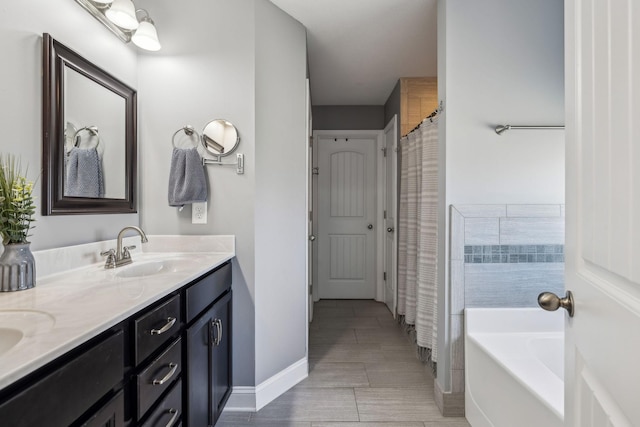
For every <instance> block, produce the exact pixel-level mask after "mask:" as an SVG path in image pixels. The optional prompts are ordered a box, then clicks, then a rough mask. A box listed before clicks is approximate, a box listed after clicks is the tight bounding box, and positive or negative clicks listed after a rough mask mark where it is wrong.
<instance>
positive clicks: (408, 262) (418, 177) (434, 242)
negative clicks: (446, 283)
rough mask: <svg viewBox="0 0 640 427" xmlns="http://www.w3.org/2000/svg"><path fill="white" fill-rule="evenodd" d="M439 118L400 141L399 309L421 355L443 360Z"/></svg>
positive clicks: (433, 365)
mask: <svg viewBox="0 0 640 427" xmlns="http://www.w3.org/2000/svg"><path fill="white" fill-rule="evenodd" d="M438 119H439V114H438V115H436V116H435V117H433V118H431V119H425V120H424V121H423V122H422V125H421V126H420V127H419V128H417V129H416V130H414V131H413V132H411V133H409V134H408V135H407V136H405V137H403V138H402V139H401V140H400V146H401V167H400V171H401V173H400V213H399V232H398V252H399V253H398V314H399V315H400V320H401V322H402V323H403V324H404V325H405V327H406V329H407V330H408V331H409V332H410V334H411V335H412V336H413V338H414V340H415V343H416V345H417V346H418V351H419V354H420V358H421V359H422V360H423V361H425V362H428V363H431V364H432V367H435V363H436V361H437V356H438V351H437V341H438V340H437V326H438V324H437V316H438V307H437V283H436V277H437V261H438V227H437V219H438Z"/></svg>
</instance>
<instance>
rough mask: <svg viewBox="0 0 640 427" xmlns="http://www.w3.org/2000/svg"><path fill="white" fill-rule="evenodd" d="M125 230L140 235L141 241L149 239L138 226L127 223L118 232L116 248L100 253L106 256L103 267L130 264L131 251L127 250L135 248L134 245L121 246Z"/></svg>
mask: <svg viewBox="0 0 640 427" xmlns="http://www.w3.org/2000/svg"><path fill="white" fill-rule="evenodd" d="M127 230H134V231H136V232H137V233H138V234H139V235H140V241H141V242H142V243H147V242H148V241H149V240H148V239H147V235H146V234H145V232H144V231H142V229H141V228H140V227H136V226H135V225H129V226H127V227H124V228H123V229H122V230H120V232H119V233H118V240H117V243H116V250H115V251H114V250H113V249H109V250H108V251H104V252H102V253H100V255H102V256H106V257H107V260H106V262H105V265H104V268H116V267H122V266H123V265H127V264H131V262H132V260H131V253H130V252H129V251H130V250H132V249H135V248H136V247H135V246H125V247H122V238H123V237H124V233H125V231H127Z"/></svg>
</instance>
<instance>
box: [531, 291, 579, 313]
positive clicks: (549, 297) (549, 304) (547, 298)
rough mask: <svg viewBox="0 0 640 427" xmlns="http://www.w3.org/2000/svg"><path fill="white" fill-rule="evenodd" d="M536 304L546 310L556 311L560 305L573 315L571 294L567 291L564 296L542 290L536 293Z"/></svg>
mask: <svg viewBox="0 0 640 427" xmlns="http://www.w3.org/2000/svg"><path fill="white" fill-rule="evenodd" d="M538 305H539V306H540V307H542V308H544V309H545V310H547V311H556V310H557V309H558V308H560V307H562V308H564V309H565V310H567V312H568V313H569V317H573V294H572V293H571V291H567V293H566V295H565V296H564V298H560V297H558V296H557V295H556V294H554V293H553V292H543V293H541V294H540V295H538Z"/></svg>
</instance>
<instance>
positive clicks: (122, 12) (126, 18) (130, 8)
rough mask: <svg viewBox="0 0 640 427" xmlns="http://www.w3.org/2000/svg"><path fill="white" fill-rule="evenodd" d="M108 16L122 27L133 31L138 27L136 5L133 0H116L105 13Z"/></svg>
mask: <svg viewBox="0 0 640 427" xmlns="http://www.w3.org/2000/svg"><path fill="white" fill-rule="evenodd" d="M104 14H105V16H106V17H107V18H109V20H110V21H111V22H113V23H114V24H116V25H117V26H118V27H120V28H124V29H125V30H129V31H133V30H135V29H136V28H138V25H140V24H139V23H138V18H136V7H135V6H134V4H133V2H132V1H131V0H114V1H113V3H111V7H109V9H107V10H106V12H105V13H104Z"/></svg>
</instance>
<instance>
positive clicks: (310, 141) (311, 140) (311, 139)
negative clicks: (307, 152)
mask: <svg viewBox="0 0 640 427" xmlns="http://www.w3.org/2000/svg"><path fill="white" fill-rule="evenodd" d="M309 147H313V137H312V136H310V137H309Z"/></svg>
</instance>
